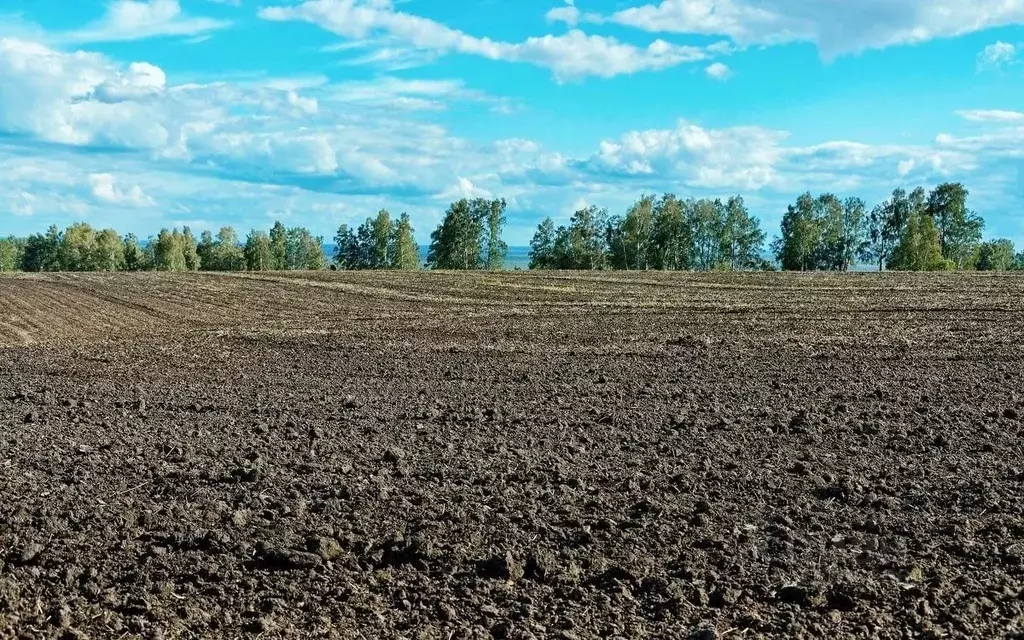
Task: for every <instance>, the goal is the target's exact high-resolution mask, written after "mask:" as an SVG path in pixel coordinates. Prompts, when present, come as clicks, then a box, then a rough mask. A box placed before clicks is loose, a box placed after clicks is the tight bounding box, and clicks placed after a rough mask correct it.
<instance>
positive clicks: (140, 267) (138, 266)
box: [124, 233, 152, 271]
mask: <svg viewBox="0 0 1024 640" xmlns="http://www.w3.org/2000/svg"><path fill="white" fill-rule="evenodd" d="M124 268H125V270H126V271H145V270H147V269H151V268H152V263H151V261H150V258H149V254H148V253H147V252H146V250H145V249H143V248H142V246H140V245H139V239H138V238H136V237H135V234H133V233H129V234H128V235H126V236H125V237H124Z"/></svg>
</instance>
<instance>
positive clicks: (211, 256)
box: [196, 229, 222, 271]
mask: <svg viewBox="0 0 1024 640" xmlns="http://www.w3.org/2000/svg"><path fill="white" fill-rule="evenodd" d="M216 248H217V242H216V241H215V240H214V239H213V232H212V231H210V230H209V229H207V230H205V231H203V232H202V233H201V234H200V235H199V244H198V245H197V246H196V253H197V254H199V265H200V267H201V268H202V270H203V271H222V269H221V268H220V265H218V264H217V255H216Z"/></svg>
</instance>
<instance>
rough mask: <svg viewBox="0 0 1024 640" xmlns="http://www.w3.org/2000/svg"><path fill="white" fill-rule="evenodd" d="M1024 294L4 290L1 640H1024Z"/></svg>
mask: <svg viewBox="0 0 1024 640" xmlns="http://www.w3.org/2000/svg"><path fill="white" fill-rule="evenodd" d="M1022 293H1024V278H1019V277H1015V276H984V275H977V274H975V275H956V274H942V275H919V276H914V275H906V274H883V275H877V274H848V275H844V276H839V275H833V276H826V275H783V274H750V275H706V276H696V275H685V274H660V273H643V274H630V273H613V274H606V273H594V274H590V273H587V274H535V273H505V274H461V275H457V274H445V273H415V274H399V273H377V274H374V273H367V274H340V273H317V274H309V273H289V274H237V275H213V274H188V275H185V274H182V275H178V274H174V275H171V274H118V275H69V274H53V275H41V276H37V275H23V276H11V277H2V278H0V374H2V375H0V637H7V636H20V637H25V638H55V637H65V638H83V637H91V638H120V637H144V638H155V637H163V638H207V637H214V638H217V637H223V638H235V637H243V636H249V635H253V636H255V635H262V637H266V638H272V637H273V638H277V637H287V638H306V637H336V638H368V639H369V638H438V639H449V638H491V637H496V638H580V639H583V638H595V637H609V638H640V637H665V638H690V637H699V638H702V639H704V640H707V639H710V638H715V637H719V638H734V637H735V638H739V637H805V638H821V637H883V638H893V637H915V638H916V637H976V638H994V637H1005V636H1018V637H1019V636H1021V635H1022V634H1024V600H1022V596H1024V591H1022V590H1024V515H1022V514H1024V445H1022V439H1021V429H1022V426H1024V423H1022V421H1021V420H1022V418H1024V367H1022V364H1024V298H1022Z"/></svg>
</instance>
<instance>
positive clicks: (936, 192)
mask: <svg viewBox="0 0 1024 640" xmlns="http://www.w3.org/2000/svg"><path fill="white" fill-rule="evenodd" d="M968 195H970V192H969V191H968V190H967V189H966V188H965V187H964V185H963V184H961V183H959V182H956V183H951V182H947V183H944V184H940V185H939V186H937V187H935V189H933V190H932V192H931V193H930V194H929V195H928V201H927V204H926V208H927V212H928V215H930V216H931V217H932V220H934V221H935V226H936V228H937V229H938V232H939V243H940V244H941V246H942V256H943V257H944V258H947V259H949V260H952V261H953V263H954V265H955V266H956V268H957V269H964V268H966V267H967V266H969V262H970V259H971V256H972V255H973V254H974V253H975V251H976V249H977V246H978V243H979V242H981V232H982V231H983V230H984V227H985V223H984V221H983V220H982V219H981V217H980V216H978V215H977V214H976V213H974V212H973V211H970V210H969V209H968V208H967V196H968Z"/></svg>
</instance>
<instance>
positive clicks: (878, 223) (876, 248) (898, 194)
mask: <svg viewBox="0 0 1024 640" xmlns="http://www.w3.org/2000/svg"><path fill="white" fill-rule="evenodd" d="M920 193H921V190H915V191H914V193H913V194H912V195H913V201H914V202H915V204H916V202H917V201H918V200H919V199H920V198H919V196H920ZM913 208H914V205H912V204H911V198H908V197H907V192H906V191H904V190H903V189H896V190H895V191H893V193H892V197H891V198H889V199H888V200H886V201H885V202H883V203H882V204H880V205H878V206H876V207H875V208H874V209H872V210H871V213H870V214H869V215H868V221H867V230H866V233H865V240H864V244H863V245H862V246H861V248H860V251H859V252H858V254H859V257H860V258H861V259H862V260H865V261H867V262H870V263H871V264H877V265H878V270H879V271H881V270H882V269H884V268H885V265H886V264H887V263H888V262H889V260H890V258H892V253H893V251H894V250H895V249H896V245H898V244H899V242H900V237H901V236H902V235H903V232H904V230H905V228H906V224H907V219H908V217H909V215H910V211H911V210H912V209H913Z"/></svg>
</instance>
